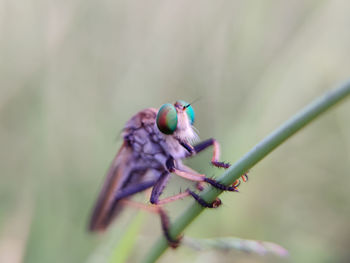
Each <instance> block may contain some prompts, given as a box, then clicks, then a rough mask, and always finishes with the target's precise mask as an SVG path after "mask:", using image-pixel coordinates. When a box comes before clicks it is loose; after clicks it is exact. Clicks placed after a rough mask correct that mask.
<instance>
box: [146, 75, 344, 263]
mask: <svg viewBox="0 0 350 263" xmlns="http://www.w3.org/2000/svg"><path fill="white" fill-rule="evenodd" d="M349 94H350V81H348V82H346V83H345V84H343V85H341V86H340V87H339V88H337V89H334V90H332V91H329V92H327V93H326V94H324V95H323V96H321V97H319V98H317V99H316V100H315V101H313V102H312V103H310V104H309V105H308V106H306V107H305V108H304V109H302V110H301V111H300V112H298V113H297V114H295V115H294V116H293V117H292V118H290V119H289V120H288V121H286V122H285V123H284V124H282V125H281V126H280V127H279V128H277V129H276V130H275V131H273V132H272V133H271V134H270V135H268V136H267V137H266V138H265V139H263V140H262V141H261V142H260V143H258V144H257V145H256V146H255V147H253V149H251V150H250V151H249V152H248V153H247V154H246V155H244V156H243V157H242V158H241V159H240V160H238V161H237V162H236V163H235V164H234V165H232V166H231V167H230V168H229V169H227V170H226V171H225V172H224V173H223V175H222V176H220V177H219V178H218V181H219V182H221V183H223V184H225V185H231V184H233V182H234V181H235V180H236V179H239V178H240V176H241V175H242V174H244V173H245V172H246V171H248V170H249V169H250V168H251V167H253V166H254V165H255V164H256V163H258V162H259V161H260V160H262V159H263V158H264V157H265V156H267V155H268V154H269V153H270V152H271V151H272V150H274V149H275V148H276V147H277V146H279V145H280V144H282V143H283V142H284V141H285V140H287V139H288V138H289V137H290V136H292V135H293V134H295V133H296V132H297V131H299V130H300V129H301V128H303V127H304V126H305V125H307V124H309V123H310V122H311V121H312V120H314V119H315V118H316V117H318V116H319V115H321V114H322V113H324V112H325V111H327V110H328V109H329V108H330V107H332V106H333V105H335V104H336V103H338V102H340V101H341V100H342V99H344V98H345V97H346V96H348V95H349ZM221 192H222V191H220V190H217V189H215V188H213V187H209V188H208V189H207V190H206V191H204V192H203V193H202V194H201V195H200V196H201V198H203V199H204V200H206V201H207V202H212V201H214V200H215V199H216V197H217V196H218V195H219V194H220V193H221ZM203 210H204V208H203V207H202V206H200V205H198V203H197V202H193V203H192V204H191V205H190V206H189V207H188V208H187V209H185V211H184V212H183V213H182V215H181V216H180V217H178V218H177V219H176V220H175V222H174V223H173V224H172V225H171V227H170V234H171V236H172V237H176V236H179V235H180V234H181V233H182V232H183V230H184V229H185V228H186V227H187V226H188V225H189V224H190V223H191V222H192V221H193V220H194V219H195V218H196V217H197V216H198V215H199V214H200V213H201V212H202V211H203ZM167 248H168V243H167V241H166V239H165V238H164V237H161V238H160V239H159V240H158V241H157V242H156V243H155V245H154V246H153V247H152V248H151V250H150V251H149V254H148V255H147V256H146V257H145V261H144V262H147V263H150V262H155V261H156V260H157V259H158V258H159V257H160V256H161V255H162V254H163V253H164V251H165V250H166V249H167Z"/></svg>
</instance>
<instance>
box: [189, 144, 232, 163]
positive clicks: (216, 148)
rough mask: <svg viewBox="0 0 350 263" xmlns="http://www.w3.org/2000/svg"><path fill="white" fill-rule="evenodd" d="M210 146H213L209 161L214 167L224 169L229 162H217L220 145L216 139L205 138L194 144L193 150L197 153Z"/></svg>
mask: <svg viewBox="0 0 350 263" xmlns="http://www.w3.org/2000/svg"><path fill="white" fill-rule="evenodd" d="M210 146H213V157H212V159H211V163H212V164H213V165H214V166H216V167H220V168H225V169H227V168H229V167H230V164H229V163H224V162H219V158H220V145H219V143H218V142H217V140H215V139H213V138H211V139H208V140H205V141H203V142H201V143H199V144H197V145H195V146H194V150H195V151H196V153H199V152H201V151H203V150H205V149H206V148H208V147H210Z"/></svg>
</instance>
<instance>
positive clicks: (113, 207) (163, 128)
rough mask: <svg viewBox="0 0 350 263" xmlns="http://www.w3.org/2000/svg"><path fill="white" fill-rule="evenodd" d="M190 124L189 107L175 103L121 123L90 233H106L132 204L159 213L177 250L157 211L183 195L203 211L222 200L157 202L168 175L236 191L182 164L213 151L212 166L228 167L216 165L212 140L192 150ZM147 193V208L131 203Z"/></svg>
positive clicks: (216, 153)
mask: <svg viewBox="0 0 350 263" xmlns="http://www.w3.org/2000/svg"><path fill="white" fill-rule="evenodd" d="M194 119H195V114H194V110H193V108H192V106H191V104H190V103H186V102H185V101H182V100H178V101H176V102H175V103H174V104H169V103H167V104H164V105H163V106H161V107H160V108H159V110H157V109H154V108H148V109H145V110H142V111H140V112H138V113H137V114H136V115H134V116H133V117H132V118H131V119H130V120H129V121H128V122H127V123H126V125H125V127H124V129H123V132H122V136H123V144H122V146H121V148H120V149H119V151H118V153H117V155H116V156H115V158H114V160H113V162H112V164H111V166H110V168H109V171H108V173H107V177H106V179H105V182H104V184H103V186H102V190H101V192H100V194H99V196H98V199H97V202H96V204H95V207H94V209H93V212H92V216H91V219H90V225H89V229H90V231H101V230H105V229H106V228H107V227H108V226H109V225H110V223H111V222H112V220H113V219H114V218H115V217H116V216H117V215H118V214H119V213H120V212H121V210H122V209H123V207H124V206H126V205H134V206H136V207H139V208H144V209H147V210H149V211H152V212H155V213H157V214H159V215H160V219H161V225H162V230H163V232H164V235H165V237H166V239H167V240H168V242H169V244H170V245H171V246H172V247H176V246H177V245H178V244H179V242H180V238H171V236H170V235H169V218H168V216H167V214H166V213H165V211H164V209H163V208H162V206H163V205H164V204H166V203H169V202H172V201H175V200H178V199H181V198H184V197H186V196H191V197H192V198H194V199H195V200H196V201H197V202H198V203H199V204H200V205H202V206H204V207H208V208H215V207H218V206H219V205H220V204H221V201H220V199H218V198H217V199H216V200H215V201H214V202H213V203H207V202H206V201H204V200H203V199H201V198H200V197H199V195H198V194H197V193H196V192H195V191H192V190H190V189H187V190H186V191H185V192H182V193H179V194H177V195H175V196H171V197H168V198H165V199H160V196H161V194H162V192H163V190H164V188H165V186H166V184H167V182H168V180H169V178H170V176H171V175H172V174H175V175H178V176H181V177H183V178H186V179H188V180H191V181H195V182H197V189H198V190H200V191H201V190H203V184H205V183H207V184H210V185H212V186H213V187H216V188H218V189H220V190H224V191H238V190H237V187H238V185H239V182H238V181H236V182H235V183H234V184H233V185H231V186H225V185H223V184H221V183H219V182H217V181H216V180H214V179H212V178H208V177H206V176H205V175H203V174H199V173H197V172H196V171H194V170H192V169H191V168H189V167H187V166H185V165H184V164H183V163H182V159H184V158H187V157H190V156H194V155H196V154H197V153H199V152H201V151H203V150H204V149H206V148H208V147H209V146H212V147H213V157H212V159H211V164H212V165H214V166H216V167H220V168H228V167H229V166H230V165H229V164H228V163H224V162H220V161H219V154H220V152H219V150H220V149H219V144H218V142H217V141H216V140H215V139H208V140H205V141H203V142H201V143H198V144H196V145H195V146H193V145H192V144H193V143H194V142H195V141H196V140H197V139H198V136H197V134H196V132H195V130H194V127H193V123H194ZM242 179H243V180H244V181H246V179H247V176H246V175H244V176H242ZM147 189H152V191H151V194H150V203H151V205H146V204H140V203H136V202H133V201H132V200H130V197H131V196H132V195H134V194H136V193H138V192H142V191H145V190H147Z"/></svg>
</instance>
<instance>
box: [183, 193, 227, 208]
mask: <svg viewBox="0 0 350 263" xmlns="http://www.w3.org/2000/svg"><path fill="white" fill-rule="evenodd" d="M187 191H188V193H189V194H190V195H191V196H192V197H193V198H194V199H195V200H196V201H197V202H198V204H200V205H201V206H203V207H206V208H217V207H219V206H220V205H221V200H220V199H219V198H216V199H215V201H214V202H212V203H208V202H207V201H205V200H204V199H203V198H201V197H200V196H199V195H197V194H196V193H195V192H192V191H191V190H187Z"/></svg>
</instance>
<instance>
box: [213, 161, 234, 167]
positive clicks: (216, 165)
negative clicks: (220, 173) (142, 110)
mask: <svg viewBox="0 0 350 263" xmlns="http://www.w3.org/2000/svg"><path fill="white" fill-rule="evenodd" d="M211 164H212V165H214V166H215V167H218V168H225V169H228V168H229V167H230V166H231V164H229V163H225V162H218V161H211Z"/></svg>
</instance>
